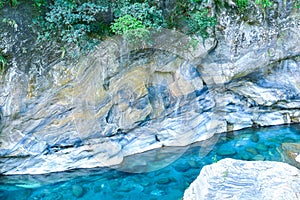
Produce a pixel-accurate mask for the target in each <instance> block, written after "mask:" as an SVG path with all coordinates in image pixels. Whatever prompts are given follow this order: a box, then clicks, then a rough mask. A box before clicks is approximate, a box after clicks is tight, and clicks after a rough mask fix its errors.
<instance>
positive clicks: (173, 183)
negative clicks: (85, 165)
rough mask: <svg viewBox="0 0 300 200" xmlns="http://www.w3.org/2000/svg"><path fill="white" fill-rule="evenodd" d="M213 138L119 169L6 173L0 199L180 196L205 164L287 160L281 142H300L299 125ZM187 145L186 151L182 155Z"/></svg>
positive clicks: (148, 155)
mask: <svg viewBox="0 0 300 200" xmlns="http://www.w3.org/2000/svg"><path fill="white" fill-rule="evenodd" d="M214 139H218V142H217V144H215V142H214ZM210 140H211V142H210ZM210 140H208V141H205V142H198V143H195V144H192V145H190V146H189V147H188V149H187V150H186V147H164V148H161V149H156V150H151V151H148V152H144V153H141V154H138V155H134V156H130V157H127V158H125V160H124V161H123V163H122V164H121V165H118V166H114V167H113V168H114V169H112V168H100V169H99V168H95V169H78V170H73V171H68V172H61V173H51V174H46V175H20V176H19V175H15V176H1V177H0V199H18V200H22V199H45V200H46V199H47V200H50V199H53V200H54V199H106V200H110V199H127V200H130V199H137V198H139V199H140V200H142V199H147V200H149V199H151V200H154V199H160V200H163V199H166V200H167V199H168V200H170V199H176V200H177V199H181V198H182V196H183V193H184V190H185V189H186V188H187V187H188V186H189V184H190V183H191V182H192V181H193V180H195V179H196V177H197V176H198V174H199V172H200V170H201V168H202V167H203V166H205V165H208V164H211V163H213V162H217V161H218V160H221V159H223V158H228V157H229V158H235V159H242V160H271V161H283V152H282V149H281V144H282V143H299V142H300V125H297V124H296V125H283V126H273V127H265V128H255V129H254V128H249V129H244V130H241V131H235V132H231V133H230V134H229V133H227V134H222V135H221V136H217V137H216V138H214V137H213V138H211V139H210ZM211 144H214V145H211ZM182 148H185V150H186V151H185V153H184V154H183V155H182V156H181V157H180V158H177V157H176V155H178V151H181V150H182ZM170 161H172V162H170ZM165 163H168V165H166V164H165ZM169 163H171V164H169ZM126 171H127V172H126ZM128 171H130V172H135V173H128ZM145 171H149V172H145ZM139 172H144V173H139Z"/></svg>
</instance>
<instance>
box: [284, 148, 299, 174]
mask: <svg viewBox="0 0 300 200" xmlns="http://www.w3.org/2000/svg"><path fill="white" fill-rule="evenodd" d="M281 148H282V151H283V152H282V159H283V160H284V161H285V162H287V163H289V164H291V165H293V166H295V167H297V168H299V169H300V144H298V143H282V144H281Z"/></svg>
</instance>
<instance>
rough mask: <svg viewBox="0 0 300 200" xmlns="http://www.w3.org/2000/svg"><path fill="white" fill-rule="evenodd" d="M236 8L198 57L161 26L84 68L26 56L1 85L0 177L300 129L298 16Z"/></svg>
mask: <svg viewBox="0 0 300 200" xmlns="http://www.w3.org/2000/svg"><path fill="white" fill-rule="evenodd" d="M291 2H293V1H291ZM225 9H227V8H222V10H221V11H220V14H219V15H218V17H219V19H218V21H219V24H218V26H217V28H216V33H215V39H208V40H206V41H205V42H204V43H202V42H200V43H199V44H198V46H197V47H196V49H193V48H192V47H190V46H189V41H190V38H189V37H188V36H186V35H184V34H182V33H178V32H176V31H174V30H162V31H161V32H160V33H156V34H154V36H153V43H152V44H151V45H148V46H147V45H146V46H143V45H142V44H140V45H139V46H131V45H130V44H127V43H126V42H124V41H123V40H122V38H110V39H107V40H105V41H103V42H102V43H101V44H99V46H98V47H97V48H96V50H95V51H94V52H92V53H91V54H89V55H87V56H83V57H82V58H81V59H80V60H79V61H78V62H77V63H75V64H66V62H64V61H63V60H62V59H57V60H55V61H53V62H51V60H47V61H49V62H51V64H49V66H50V67H47V68H43V67H42V66H41V65H40V64H37V65H33V66H31V67H28V65H30V62H28V60H27V61H26V63H25V64H26V67H24V68H25V69H26V70H27V71H29V73H27V71H26V70H22V69H23V68H22V67H21V66H20V65H21V62H20V60H22V59H25V58H23V57H22V59H21V58H19V57H18V59H17V61H15V62H13V63H11V67H10V68H9V70H8V71H7V73H6V74H5V76H3V77H2V80H1V83H0V85H1V86H0V112H1V115H0V131H1V133H0V173H1V174H40V173H49V172H54V171H64V170H68V169H75V168H92V167H100V166H112V165H116V164H119V163H121V162H122V161H123V158H124V157H125V156H128V155H132V154H136V153H140V152H145V151H147V150H150V149H154V148H160V147H163V146H185V145H188V144H191V143H194V142H196V141H203V140H206V139H208V138H211V137H212V136H213V135H214V134H218V133H221V132H226V131H232V130H239V129H242V128H247V127H252V126H270V125H279V124H288V123H297V122H299V121H300V101H299V96H300V80H299V75H300V57H299V55H300V49H299V47H300V35H299V33H300V30H299V27H300V26H299V25H300V18H299V9H298V8H295V7H293V6H292V4H291V3H288V4H286V5H285V2H284V1H277V2H275V4H274V7H273V8H271V9H270V11H269V12H271V11H272V12H274V14H272V15H267V16H266V17H264V12H263V10H262V9H261V8H260V7H258V6H256V5H255V3H254V2H252V1H251V11H249V13H248V12H247V13H246V15H241V14H240V13H238V12H237V11H236V10H235V9H229V11H228V10H225ZM227 11H228V12H227ZM6 13H7V14H10V16H9V17H13V15H11V13H10V12H8V11H6ZM16 22H17V23H19V21H18V20H17V21H16ZM24 23H25V22H24ZM25 25H26V24H22V23H19V24H18V27H19V29H20V30H21V29H22V27H23V26H25ZM9 31H10V32H12V33H13V30H9ZM17 33H18V32H17ZM18 34H19V33H18ZM18 34H16V35H15V37H16V40H18V39H20V40H21V37H20V38H18ZM11 35H13V34H4V33H1V37H2V38H6V39H4V41H9V37H10V36H11ZM21 35H22V34H21ZM7 37H8V38H7ZM22 37H23V36H22ZM6 43H7V45H8V44H10V42H6ZM6 43H3V44H1V45H4V47H3V48H6V47H5V45H6ZM13 44H14V45H15V44H17V43H13ZM1 48H2V46H1ZM13 48H14V47H12V46H9V45H8V47H7V48H6V49H7V51H9V49H13ZM49 48H50V47H49ZM50 49H51V48H50ZM58 54H59V53H57V55H56V57H60V56H58ZM26 55H27V56H28V55H29V54H26ZM34 55H35V54H34ZM16 56H18V55H16ZM26 58H27V57H26ZM28 59H29V60H30V59H31V58H30V57H28ZM35 59H37V58H36V57H35ZM32 63H33V64H34V63H35V62H32ZM43 63H47V62H46V61H45V59H44V58H43ZM47 65H48V63H47ZM212 145H213V144H212ZM231 153H234V152H231Z"/></svg>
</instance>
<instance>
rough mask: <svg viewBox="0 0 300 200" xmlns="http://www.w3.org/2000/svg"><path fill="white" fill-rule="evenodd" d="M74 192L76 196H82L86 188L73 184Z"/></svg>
mask: <svg viewBox="0 0 300 200" xmlns="http://www.w3.org/2000/svg"><path fill="white" fill-rule="evenodd" d="M72 193H73V195H74V196H75V197H77V198H80V197H82V196H83V195H84V190H83V188H82V187H81V186H80V185H73V186H72Z"/></svg>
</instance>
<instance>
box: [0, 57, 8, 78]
mask: <svg viewBox="0 0 300 200" xmlns="http://www.w3.org/2000/svg"><path fill="white" fill-rule="evenodd" d="M6 65H7V61H6V59H5V58H4V56H3V55H2V54H0V74H3V73H4V70H5V67H6Z"/></svg>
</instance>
